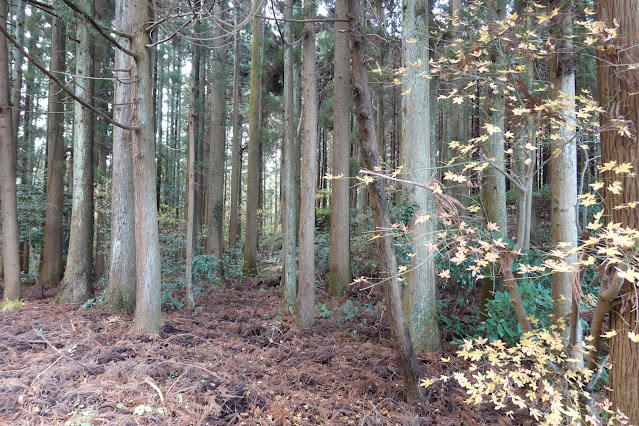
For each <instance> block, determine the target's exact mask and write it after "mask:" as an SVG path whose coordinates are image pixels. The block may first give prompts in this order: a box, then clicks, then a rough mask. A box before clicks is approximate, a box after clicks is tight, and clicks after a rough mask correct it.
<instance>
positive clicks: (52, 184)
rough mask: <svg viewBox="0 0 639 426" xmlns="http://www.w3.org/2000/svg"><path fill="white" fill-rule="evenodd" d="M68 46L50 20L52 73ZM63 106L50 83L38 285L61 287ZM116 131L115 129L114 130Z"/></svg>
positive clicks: (59, 24) (60, 28) (59, 68)
mask: <svg viewBox="0 0 639 426" xmlns="http://www.w3.org/2000/svg"><path fill="white" fill-rule="evenodd" d="M65 52H66V43H65V36H64V24H63V23H62V20H61V19H60V18H58V17H55V16H54V17H53V18H52V20H51V62H50V64H49V69H50V70H51V72H53V73H59V72H61V71H63V70H64V68H65ZM63 111H64V103H63V101H62V98H61V94H60V89H59V88H58V85H57V84H56V83H54V82H53V81H49V99H48V112H49V115H48V116H47V187H46V188H47V189H46V193H47V194H46V197H47V204H46V206H45V210H44V248H43V252H42V266H41V268H40V278H39V284H40V285H42V286H45V285H48V284H52V283H58V282H60V281H61V280H62V276H63V274H64V262H63V260H62V242H63V240H62V219H63V217H62V216H63V196H64V170H65V167H64V166H65V163H64V153H65V143H64V114H63ZM114 131H115V128H114Z"/></svg>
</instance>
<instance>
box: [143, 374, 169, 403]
mask: <svg viewBox="0 0 639 426" xmlns="http://www.w3.org/2000/svg"><path fill="white" fill-rule="evenodd" d="M144 383H146V384H147V385H149V386H151V387H152V388H153V390H155V391H156V392H157V393H158V396H159V397H160V404H164V395H162V391H161V390H160V388H159V387H158V385H156V384H155V383H153V381H152V380H151V379H150V378H148V377H147V378H146V379H144Z"/></svg>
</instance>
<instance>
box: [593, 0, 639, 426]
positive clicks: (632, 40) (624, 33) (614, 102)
mask: <svg viewBox="0 0 639 426" xmlns="http://www.w3.org/2000/svg"><path fill="white" fill-rule="evenodd" d="M597 12H598V16H597V19H598V20H599V21H603V22H604V23H605V25H606V27H607V28H615V27H616V26H617V25H618V27H617V33H618V38H617V39H615V40H613V41H612V43H614V44H615V46H616V45H619V50H616V49H615V50H614V52H613V53H610V54H607V53H601V55H602V60H601V61H600V62H599V64H598V67H597V79H598V86H599V98H600V103H601V105H602V107H603V108H604V109H605V110H606V112H605V113H603V114H601V126H600V128H601V129H602V131H601V157H602V158H601V160H602V163H606V162H609V161H616V162H617V164H622V163H630V164H632V166H633V168H632V171H633V172H636V171H637V170H639V138H638V137H637V129H638V128H639V96H637V95H636V93H637V92H639V69H637V68H636V65H637V64H639V3H637V2H636V1H635V0H601V1H599V2H598V10H597ZM617 52H618V53H617ZM620 126H627V128H628V129H632V130H630V133H629V134H624V133H623V132H622V131H620ZM608 173H610V172H608ZM604 178H611V179H610V181H611V182H612V181H613V180H620V181H621V185H622V187H623V191H621V193H619V194H613V193H612V192H610V191H606V192H604V195H605V199H606V213H607V214H609V215H610V219H609V220H611V221H612V222H614V223H621V226H622V227H629V228H631V229H639V215H637V212H636V211H635V209H630V208H626V209H618V210H615V209H614V207H615V206H620V205H622V204H624V203H628V202H634V201H637V199H639V179H637V177H636V176H634V173H633V175H630V174H626V175H621V174H617V175H614V178H613V177H612V176H606V175H604ZM617 302H619V303H615V304H613V308H612V309H611V311H610V328H611V329H613V330H615V331H617V335H616V336H614V337H612V338H611V339H610V362H611V363H612V364H613V368H612V369H611V370H610V387H611V388H612V392H611V394H610V400H611V401H612V403H613V406H614V407H615V408H617V409H619V410H621V411H622V412H623V413H624V414H625V415H627V416H628V417H629V418H630V423H631V424H639V404H637V401H639V345H638V344H637V343H634V342H632V341H631V340H630V339H629V338H628V332H630V331H633V332H636V331H637V327H638V326H639V324H637V317H636V313H637V312H636V309H637V304H638V303H639V301H638V300H637V289H636V286H635V285H633V284H632V283H629V282H626V283H625V284H624V285H623V287H622V289H621V292H620V296H619V298H618V299H617Z"/></svg>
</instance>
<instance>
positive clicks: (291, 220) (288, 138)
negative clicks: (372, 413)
mask: <svg viewBox="0 0 639 426" xmlns="http://www.w3.org/2000/svg"><path fill="white" fill-rule="evenodd" d="M293 6H294V0H286V4H285V9H284V18H285V19H290V18H291V17H292V16H293ZM292 32H293V24H292V23H291V22H286V23H284V38H285V41H286V43H292V42H293V40H292V39H293V37H292V35H293V34H292ZM283 98H284V99H283V103H284V146H283V148H282V156H283V158H282V208H281V214H282V282H281V287H282V290H283V291H284V299H285V300H286V304H287V305H288V306H289V307H294V306H295V299H296V296H297V262H296V257H297V256H296V251H297V224H296V216H297V215H296V212H297V204H298V203H297V194H296V190H295V188H296V186H297V181H296V180H295V142H296V139H295V124H296V121H295V115H294V111H293V104H294V98H293V46H292V45H290V44H287V45H286V46H284V94H283Z"/></svg>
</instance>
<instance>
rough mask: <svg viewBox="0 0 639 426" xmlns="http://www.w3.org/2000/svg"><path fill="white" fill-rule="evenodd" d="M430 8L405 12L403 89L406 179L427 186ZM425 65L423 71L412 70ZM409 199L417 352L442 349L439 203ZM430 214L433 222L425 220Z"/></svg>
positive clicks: (409, 1)
mask: <svg viewBox="0 0 639 426" xmlns="http://www.w3.org/2000/svg"><path fill="white" fill-rule="evenodd" d="M428 10H429V9H428V1H427V0H406V1H404V3H403V9H402V11H403V13H402V15H403V19H402V38H403V40H404V42H403V43H402V52H403V62H404V66H406V67H408V70H407V72H406V74H405V76H404V79H403V83H402V88H403V90H404V92H409V93H406V94H405V95H404V96H403V97H402V119H403V123H404V125H403V126H402V149H401V153H402V155H401V157H402V158H401V160H402V165H403V166H404V170H405V172H406V173H405V178H406V179H408V180H411V181H414V182H417V183H420V184H423V185H427V184H428V183H429V182H430V181H431V179H434V178H436V175H435V167H434V166H435V161H434V157H435V155H436V154H435V152H436V151H435V149H434V146H433V143H432V141H431V138H430V131H429V129H430V125H431V123H430V99H431V97H430V81H429V80H427V79H425V78H423V77H422V76H421V73H423V72H428V48H429V46H428V39H429V36H428ZM407 40H409V41H411V42H407ZM412 40H416V41H415V42H412ZM419 61H421V62H422V66H421V67H414V66H411V64H414V63H417V62H419ZM425 67H426V68H425ZM424 68H425V69H424ZM408 196H409V200H410V203H411V204H415V205H417V206H418V207H417V209H416V211H415V215H414V217H413V218H412V220H411V223H410V225H409V230H410V232H411V234H412V238H413V252H414V254H415V256H413V257H412V258H411V261H410V265H409V268H408V272H407V273H406V276H405V278H406V287H404V307H405V309H406V315H407V319H408V327H409V329H410V335H411V338H412V339H413V343H414V344H415V348H417V349H418V350H427V351H436V350H439V349H441V341H440V336H439V326H438V324H437V309H436V306H435V304H436V298H437V286H436V274H435V272H436V271H435V256H434V252H433V251H432V250H430V249H429V248H428V247H427V246H428V245H430V244H436V243H437V241H436V237H435V233H436V229H437V226H436V218H435V200H434V198H433V195H432V193H431V192H430V191H428V190H426V189H424V188H421V187H418V186H416V187H414V188H409V189H408ZM427 215H429V216H431V218H430V219H428V220H424V218H423V217H424V216H427Z"/></svg>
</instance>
